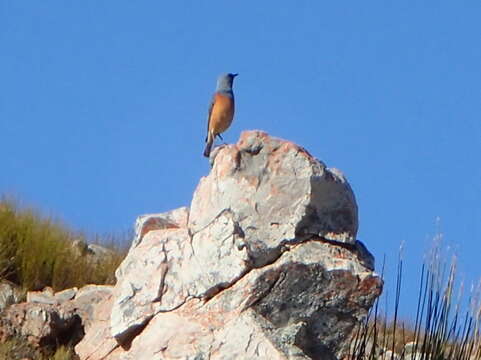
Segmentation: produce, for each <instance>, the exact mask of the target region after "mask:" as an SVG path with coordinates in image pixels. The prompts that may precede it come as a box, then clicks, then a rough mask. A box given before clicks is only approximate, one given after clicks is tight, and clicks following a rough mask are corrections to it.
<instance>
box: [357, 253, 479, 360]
mask: <svg viewBox="0 0 481 360" xmlns="http://www.w3.org/2000/svg"><path fill="white" fill-rule="evenodd" d="M443 258H444V257H443V256H442V254H441V251H440V247H439V245H437V246H435V247H434V249H433V251H432V254H431V256H430V257H429V259H428V260H427V261H426V263H425V264H423V266H422V268H421V274H420V282H419V295H418V306H417V311H416V317H415V319H412V320H411V321H400V320H399V316H398V311H399V305H400V294H401V285H402V268H403V261H402V259H401V258H400V259H399V262H398V269H397V276H396V294H395V303H394V314H393V316H391V317H389V316H388V314H387V312H386V311H384V313H383V314H380V313H381V312H382V311H380V305H379V304H380V301H382V300H381V299H382V297H381V298H380V299H378V300H377V302H376V304H375V306H374V307H373V309H372V311H371V313H370V315H369V316H368V318H367V319H366V320H365V322H364V323H363V324H361V325H360V327H359V329H358V332H357V336H356V338H355V341H354V343H353V344H352V349H353V350H352V354H351V356H350V358H349V359H351V360H380V359H383V360H384V359H385V360H392V359H400V360H471V359H473V360H474V359H481V302H480V300H481V299H480V297H479V295H480V294H479V291H480V289H479V288H478V289H472V290H471V293H470V294H469V304H468V305H463V304H462V303H461V301H462V299H463V296H462V295H463V294H462V287H457V286H456V262H455V260H454V259H453V261H452V262H451V263H450V264H448V263H446V262H445V261H444V260H443ZM456 289H457V290H458V292H459V293H458V294H457V296H456V291H455V290H456ZM388 318H390V319H391V320H389V321H388V320H387V319H388ZM408 343H410V345H409V346H408V347H405V344H408ZM390 351H392V352H390ZM393 353H395V354H397V356H398V357H396V355H394V354H393Z"/></svg>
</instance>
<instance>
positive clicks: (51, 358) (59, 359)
mask: <svg viewBox="0 0 481 360" xmlns="http://www.w3.org/2000/svg"><path fill="white" fill-rule="evenodd" d="M43 351H44V349H39V348H37V349H36V348H34V347H33V346H32V345H30V344H29V343H28V342H27V341H25V340H24V339H19V338H13V339H10V340H7V341H5V342H4V343H1V344H0V360H13V359H32V360H76V359H78V357H77V356H76V355H75V353H74V351H73V349H72V348H70V347H66V346H60V347H59V348H58V349H57V350H56V351H54V352H52V353H49V352H47V353H44V352H43Z"/></svg>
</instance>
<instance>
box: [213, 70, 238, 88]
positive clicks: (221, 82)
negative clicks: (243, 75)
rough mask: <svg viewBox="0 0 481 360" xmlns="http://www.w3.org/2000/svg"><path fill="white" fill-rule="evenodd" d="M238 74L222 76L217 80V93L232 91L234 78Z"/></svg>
mask: <svg viewBox="0 0 481 360" xmlns="http://www.w3.org/2000/svg"><path fill="white" fill-rule="evenodd" d="M237 75H239V74H231V73H228V74H222V75H220V76H219V78H218V79H217V91H232V84H233V82H234V78H235V77H236V76H237Z"/></svg>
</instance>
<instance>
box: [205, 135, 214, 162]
mask: <svg viewBox="0 0 481 360" xmlns="http://www.w3.org/2000/svg"><path fill="white" fill-rule="evenodd" d="M213 142H214V138H213V137H212V136H208V137H207V144H206V145H205V150H204V156H205V157H209V156H210V150H211V149H212V143H213Z"/></svg>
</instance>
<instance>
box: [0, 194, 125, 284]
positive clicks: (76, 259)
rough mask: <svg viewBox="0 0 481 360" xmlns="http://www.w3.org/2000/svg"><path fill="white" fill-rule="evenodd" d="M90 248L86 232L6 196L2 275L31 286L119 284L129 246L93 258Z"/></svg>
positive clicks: (0, 235) (0, 214) (0, 207)
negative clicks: (116, 276)
mask: <svg viewBox="0 0 481 360" xmlns="http://www.w3.org/2000/svg"><path fill="white" fill-rule="evenodd" d="M111 243H113V242H111ZM85 249H86V239H85V236H83V235H79V234H76V233H75V232H74V231H72V230H70V229H68V228H67V227H66V226H64V225H62V224H60V223H59V222H57V221H54V220H52V219H50V218H45V217H43V216H41V215H39V214H38V213H37V212H35V211H34V210H31V209H19V207H18V206H17V205H16V204H15V203H14V202H12V201H9V200H6V199H2V200H0V279H2V278H4V279H7V280H10V281H12V282H14V283H16V284H18V285H20V286H21V287H22V288H24V289H25V290H41V289H43V288H44V287H45V286H51V287H52V288H53V289H54V290H56V291H58V290H62V289H66V288H70V287H74V286H77V287H81V286H83V285H85V284H113V282H114V280H115V279H114V272H115V269H116V268H117V267H118V265H119V264H120V262H121V261H122V259H123V257H124V255H125V251H120V250H119V248H117V249H115V248H113V247H111V249H112V250H113V251H112V252H111V253H110V254H109V255H106V256H98V257H96V259H95V260H93V259H92V256H86V254H85Z"/></svg>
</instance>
